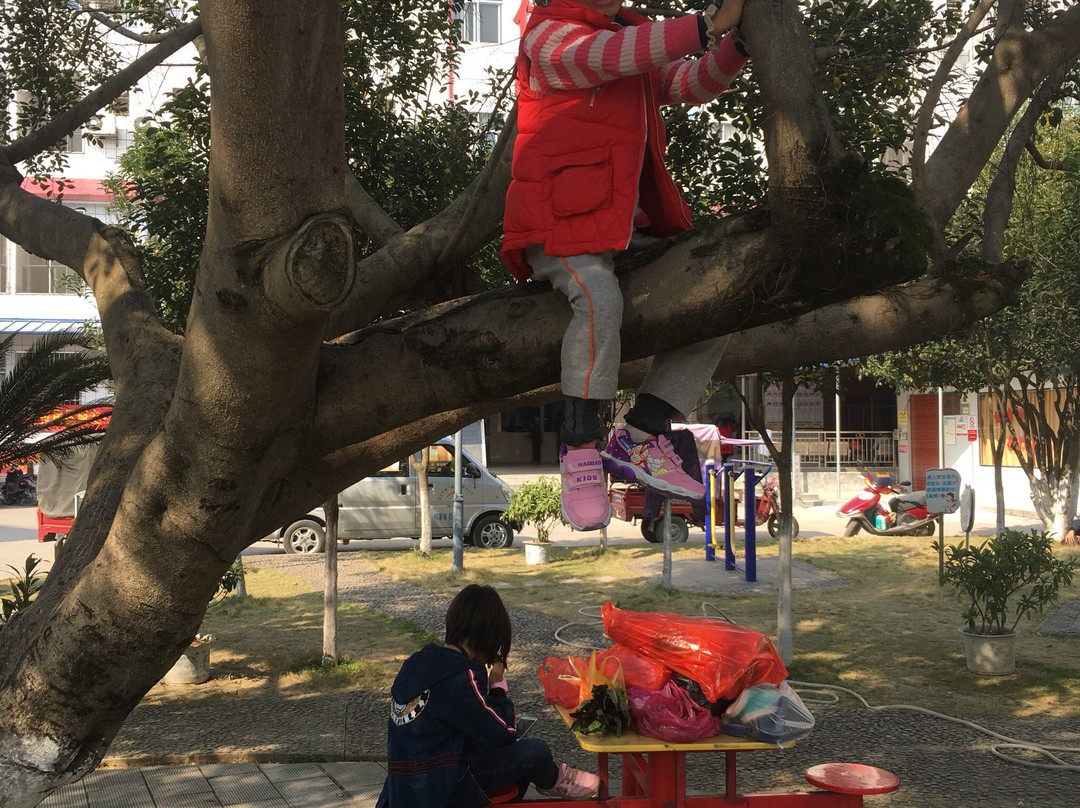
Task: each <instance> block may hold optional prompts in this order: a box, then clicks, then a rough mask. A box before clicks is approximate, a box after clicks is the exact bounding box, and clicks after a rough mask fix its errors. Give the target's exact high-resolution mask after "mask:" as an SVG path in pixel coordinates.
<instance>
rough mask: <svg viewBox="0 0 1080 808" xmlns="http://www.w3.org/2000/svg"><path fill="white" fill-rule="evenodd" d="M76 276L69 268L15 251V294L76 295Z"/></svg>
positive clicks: (25, 252) (20, 249)
mask: <svg viewBox="0 0 1080 808" xmlns="http://www.w3.org/2000/svg"><path fill="white" fill-rule="evenodd" d="M77 278H78V276H77V275H76V274H75V273H74V272H72V270H71V269H70V268H69V267H66V266H64V265H63V264H61V263H59V262H57V261H49V260H48V259H45V258H39V257H38V256H36V255H31V254H30V253H28V252H27V251H26V250H24V249H23V248H22V247H17V248H16V250H15V292H16V293H17V294H24V295H74V294H78V282H77Z"/></svg>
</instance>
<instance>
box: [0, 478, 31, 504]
mask: <svg viewBox="0 0 1080 808" xmlns="http://www.w3.org/2000/svg"><path fill="white" fill-rule="evenodd" d="M0 497H2V498H3V500H4V504H5V505H37V483H36V482H35V480H34V478H33V477H31V476H30V475H29V474H23V473H22V472H21V471H17V470H16V471H9V472H8V473H7V476H6V477H4V484H3V486H0Z"/></svg>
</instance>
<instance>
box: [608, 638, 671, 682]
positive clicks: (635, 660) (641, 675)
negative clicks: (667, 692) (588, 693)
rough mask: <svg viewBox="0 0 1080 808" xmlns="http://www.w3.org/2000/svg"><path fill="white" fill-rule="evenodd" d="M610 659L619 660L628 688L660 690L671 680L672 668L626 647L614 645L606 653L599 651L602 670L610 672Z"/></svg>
mask: <svg viewBox="0 0 1080 808" xmlns="http://www.w3.org/2000/svg"><path fill="white" fill-rule="evenodd" d="M609 659H618V660H619V662H620V663H621V665H622V672H623V680H624V681H625V682H626V686H627V687H639V688H641V689H642V690H659V689H660V688H662V687H663V686H664V683H665V682H667V680H668V679H670V678H671V668H669V667H668V666H667V665H663V664H661V663H659V662H656V661H655V660H652V659H649V658H648V657H645V656H642V655H641V654H639V653H637V652H636V651H634V650H633V649H632V648H627V647H626V646H625V645H613V646H612V647H611V648H608V649H607V650H606V651H599V652H597V654H596V660H597V662H598V663H599V664H600V669H601V670H603V671H604V672H608V671H609V670H610V669H611V667H610V665H609V663H608V660H609Z"/></svg>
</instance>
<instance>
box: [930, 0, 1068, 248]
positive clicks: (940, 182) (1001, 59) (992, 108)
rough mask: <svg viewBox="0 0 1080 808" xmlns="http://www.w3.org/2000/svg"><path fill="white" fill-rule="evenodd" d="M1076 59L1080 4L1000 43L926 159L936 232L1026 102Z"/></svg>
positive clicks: (964, 193)
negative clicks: (1052, 75) (1067, 62)
mask: <svg viewBox="0 0 1080 808" xmlns="http://www.w3.org/2000/svg"><path fill="white" fill-rule="evenodd" d="M1077 54H1080V4H1077V5H1073V6H1070V7H1069V8H1068V9H1066V10H1065V11H1063V12H1062V13H1060V14H1058V15H1057V16H1056V17H1054V18H1053V19H1051V20H1050V21H1049V22H1047V23H1046V25H1044V26H1043V27H1042V28H1040V29H1038V30H1035V31H1030V32H1025V31H1022V30H1016V29H1015V28H1014V29H1011V30H1010V31H1008V32H1007V33H1005V34H1004V35H1003V36H1002V37H1001V39H1000V40H999V41H998V43H997V45H996V46H995V48H994V53H993V58H992V59H991V60H990V64H989V65H987V68H986V70H985V71H984V72H983V74H982V76H981V78H980V79H979V81H978V83H977V84H976V85H975V88H974V89H973V90H972V93H971V96H970V98H969V99H968V102H967V104H966V105H964V107H963V109H961V110H960V113H959V114H958V115H957V117H956V120H954V121H953V122H952V124H951V125H950V126H949V128H948V130H947V131H946V132H945V135H944V137H943V138H942V139H941V142H940V143H939V144H938V146H937V148H936V149H934V153H933V154H932V155H930V157H929V158H928V159H927V161H926V170H925V175H924V181H923V183H922V185H921V187H920V188H918V189H916V190H917V196H916V198H917V199H918V201H919V205H920V207H921V208H922V209H923V210H924V211H925V212H926V214H927V216H928V217H929V219H930V221H931V223H932V225H933V226H934V228H935V229H936V230H940V228H941V227H942V225H943V224H944V223H945V222H947V221H948V220H949V218H951V216H952V215H953V213H954V212H955V211H956V208H957V206H958V205H959V204H960V202H961V201H962V200H963V198H964V196H965V195H966V194H967V192H968V189H969V188H971V185H972V183H974V182H975V179H976V178H977V177H978V176H979V172H980V171H981V170H982V167H983V166H984V165H986V161H987V160H989V159H990V155H991V154H992V153H993V150H994V148H995V147H996V146H997V144H998V142H999V141H1000V139H1001V137H1002V135H1003V134H1004V133H1005V130H1006V129H1007V128H1008V125H1009V122H1010V121H1011V120H1012V119H1013V116H1014V115H1015V114H1016V112H1017V111H1018V110H1019V109H1020V107H1021V106H1022V105H1023V104H1024V102H1025V101H1027V99H1028V98H1029V97H1030V96H1031V95H1032V93H1033V92H1035V89H1036V88H1037V87H1038V86H1039V85H1040V84H1042V82H1043V81H1044V80H1045V79H1046V77H1047V76H1048V75H1049V74H1050V72H1051V71H1053V70H1054V69H1055V68H1056V67H1058V66H1059V65H1060V64H1062V63H1063V62H1065V61H1067V60H1069V59H1072V58H1074V57H1075V56H1077Z"/></svg>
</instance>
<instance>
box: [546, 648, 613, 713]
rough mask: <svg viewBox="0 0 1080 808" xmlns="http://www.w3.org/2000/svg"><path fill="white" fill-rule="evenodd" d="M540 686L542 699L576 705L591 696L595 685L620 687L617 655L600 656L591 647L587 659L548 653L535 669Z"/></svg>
mask: <svg viewBox="0 0 1080 808" xmlns="http://www.w3.org/2000/svg"><path fill="white" fill-rule="evenodd" d="M537 675H538V676H539V677H540V683H541V684H542V685H543V687H544V699H545V701H547V702H548V703H549V704H557V705H559V706H560V707H568V708H570V707H577V706H578V705H579V704H581V702H583V701H585V700H586V699H589V698H591V697H592V689H593V687H594V686H596V685H608V686H609V687H613V688H616V689H618V690H623V689H624V688H625V687H626V685H625V683H624V681H623V663H622V660H621V658H620V657H618V656H613V655H608V656H607V657H604V658H602V659H601V657H600V655H599V654H597V652H596V651H593V652H592V653H591V654H590V655H589V658H588V659H583V658H581V657H567V658H565V659H563V658H560V657H548V658H547V659H545V660H544V661H543V663H541V665H540V670H539V671H537Z"/></svg>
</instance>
